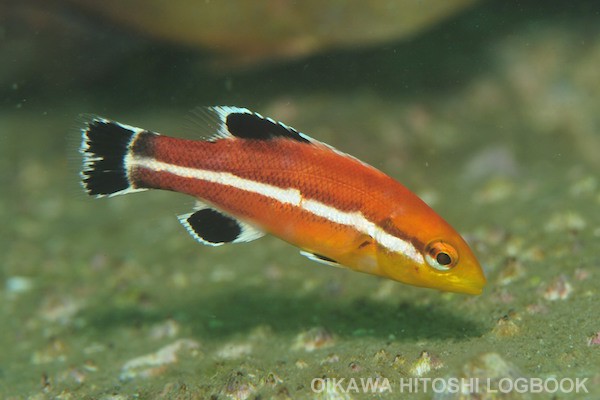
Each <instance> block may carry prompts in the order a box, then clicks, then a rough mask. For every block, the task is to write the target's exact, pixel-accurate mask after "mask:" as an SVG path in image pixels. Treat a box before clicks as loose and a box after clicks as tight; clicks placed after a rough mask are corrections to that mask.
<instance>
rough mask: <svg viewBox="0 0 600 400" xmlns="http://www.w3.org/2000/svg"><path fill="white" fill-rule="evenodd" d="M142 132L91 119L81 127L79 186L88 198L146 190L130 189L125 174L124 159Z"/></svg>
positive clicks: (126, 174)
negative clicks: (81, 162) (80, 184)
mask: <svg viewBox="0 0 600 400" xmlns="http://www.w3.org/2000/svg"><path fill="white" fill-rule="evenodd" d="M141 132H144V130H143V129H140V128H135V127H133V126H129V125H124V124H120V123H118V122H114V121H110V120H107V119H104V118H101V117H92V118H91V119H89V120H88V122H87V123H86V124H85V126H84V127H83V128H82V141H81V148H80V150H79V151H80V152H81V154H82V155H83V168H82V170H81V183H82V185H83V187H84V189H85V191H86V192H87V193H88V194H89V195H90V196H96V197H104V196H116V195H119V194H127V193H131V192H135V191H140V190H146V189H143V188H136V187H134V185H133V183H132V182H131V181H130V179H129V174H128V168H127V163H128V157H130V154H131V149H132V145H133V143H134V142H135V139H136V137H137V136H138V135H139V134H140V133H141Z"/></svg>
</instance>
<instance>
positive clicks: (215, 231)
mask: <svg viewBox="0 0 600 400" xmlns="http://www.w3.org/2000/svg"><path fill="white" fill-rule="evenodd" d="M194 210H195V211H194V212H191V213H188V214H183V215H179V216H178V218H179V222H181V224H182V225H183V226H184V227H185V229H186V230H187V231H188V233H189V234H190V235H191V236H192V237H193V238H194V239H196V240H197V241H198V242H200V243H202V244H206V245H209V246H220V245H222V244H225V243H242V242H250V241H252V240H255V239H258V238H260V237H262V236H264V234H265V233H264V232H262V231H260V230H258V229H256V228H255V227H253V226H252V225H249V224H247V223H245V222H242V221H240V220H238V219H237V218H234V217H232V216H231V215H229V214H226V213H224V212H223V211H220V210H217V209H215V208H212V207H210V206H209V205H206V204H204V203H201V202H197V203H196V207H194Z"/></svg>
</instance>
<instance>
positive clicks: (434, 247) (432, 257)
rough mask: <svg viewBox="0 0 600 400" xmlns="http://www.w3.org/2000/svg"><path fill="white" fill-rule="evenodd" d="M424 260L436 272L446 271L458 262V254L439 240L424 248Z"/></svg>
mask: <svg viewBox="0 0 600 400" xmlns="http://www.w3.org/2000/svg"><path fill="white" fill-rule="evenodd" d="M425 253H426V254H425V260H427V264H429V265H430V266H431V267H433V268H435V269H437V270H438V271H448V270H450V269H451V268H453V267H454V266H455V265H456V263H457V262H458V253H457V252H456V249H455V248H454V247H452V246H451V245H450V244H448V243H446V242H443V241H441V240H434V241H433V242H430V243H429V244H428V245H427V247H426V248H425Z"/></svg>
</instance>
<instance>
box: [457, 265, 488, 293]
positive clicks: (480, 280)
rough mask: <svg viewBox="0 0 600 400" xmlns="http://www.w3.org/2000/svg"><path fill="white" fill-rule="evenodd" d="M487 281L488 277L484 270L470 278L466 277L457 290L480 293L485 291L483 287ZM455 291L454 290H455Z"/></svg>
mask: <svg viewBox="0 0 600 400" xmlns="http://www.w3.org/2000/svg"><path fill="white" fill-rule="evenodd" d="M486 283H487V279H486V278H485V275H483V272H482V271H480V273H479V275H478V276H476V277H473V278H470V279H465V280H464V281H463V282H461V283H460V284H459V285H457V287H456V292H459V293H465V294H473V295H479V294H481V293H483V288H484V286H485V284H486ZM453 291H454V290H453Z"/></svg>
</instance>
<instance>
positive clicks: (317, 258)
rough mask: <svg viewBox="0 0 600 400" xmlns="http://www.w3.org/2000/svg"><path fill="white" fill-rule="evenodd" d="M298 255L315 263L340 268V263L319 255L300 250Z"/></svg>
mask: <svg viewBox="0 0 600 400" xmlns="http://www.w3.org/2000/svg"><path fill="white" fill-rule="evenodd" d="M300 254H302V255H303V256H304V257H306V258H308V259H310V260H313V261H316V262H318V263H321V264H326V265H331V266H334V267H341V265H340V263H338V262H337V261H335V260H334V259H332V258H329V257H325V256H323V255H321V254H317V253H311V252H309V251H304V250H301V251H300Z"/></svg>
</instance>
